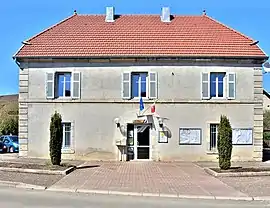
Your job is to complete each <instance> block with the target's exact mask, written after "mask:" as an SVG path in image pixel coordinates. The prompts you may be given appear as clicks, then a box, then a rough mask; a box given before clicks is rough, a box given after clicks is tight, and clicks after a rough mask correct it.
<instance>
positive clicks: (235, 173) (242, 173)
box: [203, 168, 270, 177]
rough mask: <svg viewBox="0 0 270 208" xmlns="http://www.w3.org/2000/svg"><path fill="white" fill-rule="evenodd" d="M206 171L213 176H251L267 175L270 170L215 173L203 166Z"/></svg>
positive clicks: (269, 173)
mask: <svg viewBox="0 0 270 208" xmlns="http://www.w3.org/2000/svg"><path fill="white" fill-rule="evenodd" d="M203 169H204V171H205V172H206V173H208V174H209V175H212V176H214V177H251V176H269V175H270V171H262V172H231V173H217V172H216V171H214V170H211V169H210V168H203Z"/></svg>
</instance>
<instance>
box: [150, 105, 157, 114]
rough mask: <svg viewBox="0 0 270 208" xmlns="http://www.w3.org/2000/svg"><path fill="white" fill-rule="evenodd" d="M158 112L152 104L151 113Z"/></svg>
mask: <svg viewBox="0 0 270 208" xmlns="http://www.w3.org/2000/svg"><path fill="white" fill-rule="evenodd" d="M155 112H156V104H155V103H154V104H152V105H151V113H155Z"/></svg>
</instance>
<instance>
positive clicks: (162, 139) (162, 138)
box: [158, 131, 168, 143]
mask: <svg viewBox="0 0 270 208" xmlns="http://www.w3.org/2000/svg"><path fill="white" fill-rule="evenodd" d="M158 143H168V131H159V133H158Z"/></svg>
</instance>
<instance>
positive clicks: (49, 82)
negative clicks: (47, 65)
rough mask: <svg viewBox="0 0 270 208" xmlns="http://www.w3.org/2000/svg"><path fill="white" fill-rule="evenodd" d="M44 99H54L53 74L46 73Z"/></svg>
mask: <svg viewBox="0 0 270 208" xmlns="http://www.w3.org/2000/svg"><path fill="white" fill-rule="evenodd" d="M46 98H47V99H53V98H54V73H52V72H50V73H49V72H48V73H46Z"/></svg>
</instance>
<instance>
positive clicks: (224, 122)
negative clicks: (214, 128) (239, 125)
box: [217, 115, 232, 170]
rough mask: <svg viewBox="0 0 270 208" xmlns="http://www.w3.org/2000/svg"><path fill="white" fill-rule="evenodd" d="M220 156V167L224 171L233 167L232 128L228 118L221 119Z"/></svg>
mask: <svg viewBox="0 0 270 208" xmlns="http://www.w3.org/2000/svg"><path fill="white" fill-rule="evenodd" d="M217 146H218V154H219V167H220V169H222V170H227V169H229V168H230V167H231V156H232V128H231V124H230V121H229V119H228V118H227V117H226V116H223V115H222V116H221V117H220V124H219V127H218V143H217Z"/></svg>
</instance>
